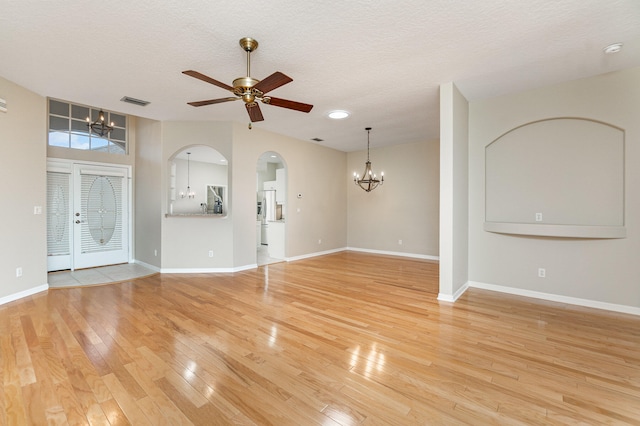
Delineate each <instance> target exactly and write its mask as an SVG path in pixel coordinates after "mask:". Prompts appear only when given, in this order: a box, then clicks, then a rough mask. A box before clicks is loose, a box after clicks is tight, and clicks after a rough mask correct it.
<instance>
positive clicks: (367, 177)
mask: <svg viewBox="0 0 640 426" xmlns="http://www.w3.org/2000/svg"><path fill="white" fill-rule="evenodd" d="M365 130H366V131H367V162H366V164H365V168H364V174H363V175H362V179H360V175H359V174H357V173H356V172H353V182H354V183H355V184H356V185H358V186H359V187H360V188H362V189H364V190H365V191H367V192H371V191H373V190H374V189H376V188H377V187H378V186H379V185H382V184H383V183H384V172H382V173H380V179H378V178H377V176H376V175H375V173H373V172H372V171H371V161H369V132H370V131H371V127H366V128H365Z"/></svg>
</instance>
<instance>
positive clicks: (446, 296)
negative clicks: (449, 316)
mask: <svg viewBox="0 0 640 426" xmlns="http://www.w3.org/2000/svg"><path fill="white" fill-rule="evenodd" d="M468 289H469V281H467V282H466V283H464V284H463V286H462V287H460V288H459V289H458V291H456V292H455V293H454V294H453V295H449V294H444V293H438V300H439V301H441V302H451V303H453V302H455V301H456V300H458V298H459V297H460V296H462V295H463V294H464V292H465V291H467V290H468Z"/></svg>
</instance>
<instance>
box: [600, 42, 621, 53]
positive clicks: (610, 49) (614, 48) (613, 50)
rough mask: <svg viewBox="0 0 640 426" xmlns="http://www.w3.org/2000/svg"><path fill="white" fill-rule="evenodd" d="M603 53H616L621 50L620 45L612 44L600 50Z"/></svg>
mask: <svg viewBox="0 0 640 426" xmlns="http://www.w3.org/2000/svg"><path fill="white" fill-rule="evenodd" d="M602 50H603V51H604V53H618V52H619V51H621V50H622V43H613V44H610V45H608V46H607V47H605V48H604V49H602Z"/></svg>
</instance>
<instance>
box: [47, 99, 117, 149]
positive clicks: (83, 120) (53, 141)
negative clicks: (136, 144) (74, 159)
mask: <svg viewBox="0 0 640 426" xmlns="http://www.w3.org/2000/svg"><path fill="white" fill-rule="evenodd" d="M100 111H101V109H99V108H94V107H89V106H86V105H79V104H74V103H71V102H66V101H61V100H57V99H49V126H48V127H49V136H48V144H49V146H57V147H61V148H72V149H82V150H90V151H98V152H108V153H111V154H122V155H125V154H126V153H127V116H126V115H124V114H118V113H116V112H112V111H107V110H102V111H103V113H104V121H105V122H106V123H109V124H110V125H111V123H113V130H111V131H110V132H109V133H108V134H106V135H104V136H100V135H97V134H95V133H92V132H91V131H90V130H89V126H88V125H87V123H88V122H87V117H88V118H89V119H90V121H91V122H94V121H95V120H96V119H98V116H99V113H100Z"/></svg>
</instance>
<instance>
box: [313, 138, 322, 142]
mask: <svg viewBox="0 0 640 426" xmlns="http://www.w3.org/2000/svg"><path fill="white" fill-rule="evenodd" d="M311 140H312V141H314V142H324V139H320V138H312V139H311Z"/></svg>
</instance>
